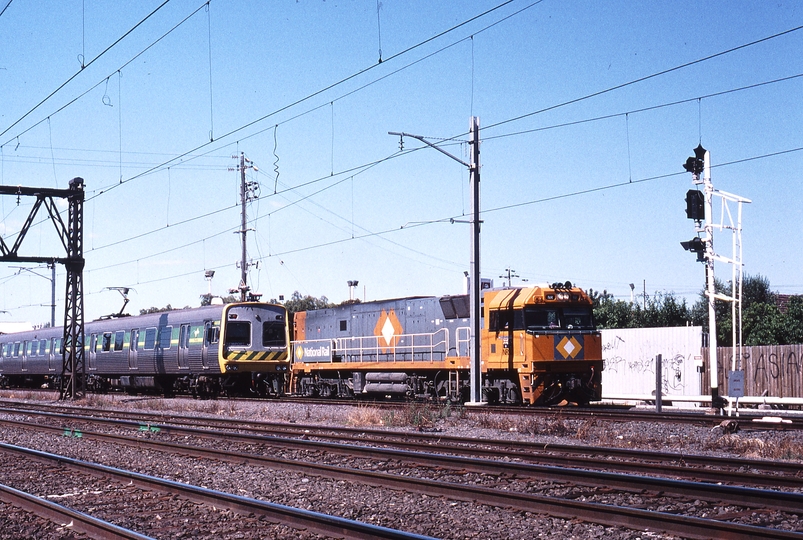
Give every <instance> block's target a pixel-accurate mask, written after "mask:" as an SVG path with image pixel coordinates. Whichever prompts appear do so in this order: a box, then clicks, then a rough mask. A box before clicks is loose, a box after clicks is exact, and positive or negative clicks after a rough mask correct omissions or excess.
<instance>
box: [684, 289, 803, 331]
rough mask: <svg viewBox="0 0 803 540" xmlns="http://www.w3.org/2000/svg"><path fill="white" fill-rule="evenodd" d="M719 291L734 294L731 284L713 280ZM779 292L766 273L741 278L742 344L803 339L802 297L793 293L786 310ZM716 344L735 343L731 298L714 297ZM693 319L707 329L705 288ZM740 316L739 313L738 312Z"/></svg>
mask: <svg viewBox="0 0 803 540" xmlns="http://www.w3.org/2000/svg"><path fill="white" fill-rule="evenodd" d="M714 289H715V290H716V292H718V293H722V294H725V295H727V296H730V295H731V289H732V285H731V284H730V283H727V284H725V283H723V282H722V281H720V280H718V279H715V280H714ZM777 299H778V294H777V293H775V292H773V291H772V289H771V288H770V282H769V279H767V278H765V277H763V276H760V275H758V276H745V277H744V280H743V281H742V344H743V345H748V346H751V345H792V344H797V343H803V297H801V296H793V297H792V298H791V299H790V300H789V305H788V306H787V310H786V313H781V311H780V309H779V308H778V303H777ZM714 311H715V313H716V320H717V345H721V346H723V347H730V346H731V345H732V344H733V316H732V307H731V303H730V302H725V301H723V300H715V302H714ZM692 312H693V319H694V323H695V324H698V325H700V326H702V327H703V331H705V332H707V331H708V298H707V297H706V296H705V291H701V292H700V299H699V300H698V301H697V303H695V304H694V308H693V309H692ZM737 316H738V315H737Z"/></svg>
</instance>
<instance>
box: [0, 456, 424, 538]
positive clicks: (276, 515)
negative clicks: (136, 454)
mask: <svg viewBox="0 0 803 540" xmlns="http://www.w3.org/2000/svg"><path fill="white" fill-rule="evenodd" d="M164 448H165V446H164V445H162V449H164ZM0 452H2V453H5V454H16V455H18V456H21V457H22V458H24V459H25V460H26V462H28V463H30V462H31V461H37V462H42V463H45V464H46V465H45V467H47V468H51V467H52V468H53V470H51V471H50V472H51V474H49V475H45V476H46V477H48V478H52V477H55V476H58V475H59V474H60V473H61V472H62V471H61V469H63V468H64V467H67V468H69V469H71V470H72V471H77V472H78V473H80V474H87V475H92V476H100V477H102V478H104V479H107V480H112V481H114V482H117V483H119V484H121V485H122V486H132V485H133V486H137V487H138V488H140V489H143V490H146V491H150V492H157V493H166V494H169V495H178V496H179V497H180V498H182V499H187V500H190V501H193V502H195V503H198V504H203V505H206V506H207V507H211V508H213V509H214V511H215V512H217V511H218V510H219V509H227V510H229V511H232V512H236V513H238V514H241V515H242V516H243V518H241V519H237V521H238V524H237V527H240V524H239V523H240V522H241V521H243V520H245V519H246V517H247V519H249V520H253V517H254V516H257V517H259V518H264V519H266V520H267V521H269V522H273V523H281V524H282V525H287V526H290V527H292V528H294V529H297V530H303V531H308V532H314V533H316V534H321V535H324V536H327V537H329V536H333V537H344V538H354V539H366V540H370V539H388V540H393V539H396V540H424V539H427V538H430V537H426V536H423V535H418V534H413V533H407V532H404V531H399V530H395V529H390V528H387V527H379V526H376V525H371V524H367V523H362V522H359V521H355V520H349V519H344V518H340V517H337V516H332V515H328V514H323V513H320V512H312V511H309V510H304V509H300V508H293V507H289V506H285V505H279V504H274V503H269V502H266V501H261V500H257V499H253V498H249V497H243V496H239V495H235V494H231V493H225V492H222V491H216V490H212V489H208V488H204V487H201V486H196V485H191V484H187V483H183V482H175V481H172V480H168V479H164V478H157V477H155V476H150V475H146V474H141V473H138V472H135V471H130V470H125V469H121V468H117V467H109V466H106V465H101V464H98V463H91V462H88V461H84V460H80V459H74V458H71V457H68V456H63V455H57V454H52V453H49V452H42V451H39V450H34V449H30V448H24V447H20V446H15V445H9V444H5V443H0ZM5 470H6V471H8V470H9V468H8V467H5ZM91 483H92V480H90V479H88V478H87V479H85V482H82V484H83V485H84V486H86V485H87V484H89V485H91ZM125 491H126V493H127V492H128V490H125ZM95 493H99V494H107V493H108V489H101V490H100V491H99V492H95ZM0 497H2V498H3V500H7V501H8V502H11V503H12V504H14V503H16V504H21V505H23V506H24V507H27V508H31V509H34V510H35V511H44V512H48V510H47V509H50V512H54V513H55V512H56V511H57V510H56V509H54V508H53V506H54V505H52V504H47V501H45V500H42V499H39V500H38V501H37V500H35V498H32V497H31V496H30V495H28V496H26V494H25V493H23V492H20V491H19V490H13V489H7V490H2V491H1V492H0ZM7 497H8V498H7ZM154 497H155V499H156V501H158V502H164V499H163V498H161V497H158V496H146V497H143V496H137V497H125V498H121V499H120V500H118V501H117V502H122V503H123V504H121V505H120V507H119V508H115V510H114V514H113V519H119V520H123V519H124V516H125V515H130V514H131V513H142V514H144V515H148V514H150V513H151V511H152V510H153V508H152V507H151V506H150V504H146V505H145V506H142V505H137V506H136V507H134V505H131V504H128V501H130V500H132V499H133V500H136V501H138V502H142V501H145V502H146V503H150V502H151V501H152V500H153V499H154ZM104 499H105V502H106V504H108V501H109V500H110V498H109V497H104ZM23 501H24V502H23ZM159 508H160V509H159V510H158V511H159V512H164V505H160V507H159ZM65 510H66V511H64V510H62V511H61V512H59V513H57V514H56V517H57V518H59V519H61V518H65V519H66V517H69V518H70V519H72V520H75V521H77V520H79V519H80V520H81V521H80V524H79V528H80V529H81V530H83V531H86V532H87V533H88V534H93V535H96V536H97V537H98V538H118V537H121V538H148V537H147V536H144V535H141V534H139V533H136V532H134V531H131V530H128V529H125V528H123V527H118V526H115V525H112V524H110V523H108V522H106V521H104V520H100V519H97V518H93V517H92V516H88V515H86V514H82V513H80V512H76V511H74V510H70V509H65ZM177 512H178V513H179V514H180V515H186V514H187V512H186V510H184V509H179V510H177ZM46 515H47V514H46ZM235 530H236V529H235Z"/></svg>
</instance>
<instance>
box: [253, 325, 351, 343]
mask: <svg viewBox="0 0 803 540" xmlns="http://www.w3.org/2000/svg"><path fill="white" fill-rule="evenodd" d="M344 322H345V321H344ZM284 345H285V343H284V323H282V322H279V321H266V322H264V323H262V346H263V347H284Z"/></svg>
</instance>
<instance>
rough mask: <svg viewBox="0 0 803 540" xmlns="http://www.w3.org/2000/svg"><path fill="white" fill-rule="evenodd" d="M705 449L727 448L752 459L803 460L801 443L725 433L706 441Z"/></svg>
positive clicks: (802, 444) (802, 445)
mask: <svg viewBox="0 0 803 540" xmlns="http://www.w3.org/2000/svg"><path fill="white" fill-rule="evenodd" d="M705 448H706V449H707V450H727V451H730V452H733V453H735V454H739V455H741V456H743V457H747V458H754V459H783V460H792V461H800V460H803V443H800V442H797V441H792V440H789V439H780V440H769V439H767V440H765V439H761V438H758V437H746V436H743V435H735V434H727V435H723V436H722V437H718V438H716V439H713V440H711V441H709V442H708V443H706V445H705Z"/></svg>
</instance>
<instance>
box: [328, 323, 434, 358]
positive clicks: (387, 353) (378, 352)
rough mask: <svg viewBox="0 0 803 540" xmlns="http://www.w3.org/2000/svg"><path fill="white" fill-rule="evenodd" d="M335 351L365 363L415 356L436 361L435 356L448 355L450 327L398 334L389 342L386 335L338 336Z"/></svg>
mask: <svg viewBox="0 0 803 540" xmlns="http://www.w3.org/2000/svg"><path fill="white" fill-rule="evenodd" d="M334 342H335V354H337V355H339V356H341V357H342V358H343V360H344V361H346V362H364V361H368V360H369V359H370V358H375V359H376V361H379V359H380V358H386V359H387V360H388V361H392V362H398V361H402V362H404V361H412V360H415V359H416V356H418V357H420V359H421V360H424V361H426V360H429V362H434V361H435V359H436V357H437V358H438V359H439V360H443V358H445V357H446V356H447V354H448V347H449V329H448V328H441V329H439V330H437V331H435V332H432V333H422V334H399V335H394V336H392V337H391V338H390V343H388V342H387V340H386V339H385V337H384V336H354V337H345V338H336V339H335V340H334Z"/></svg>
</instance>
